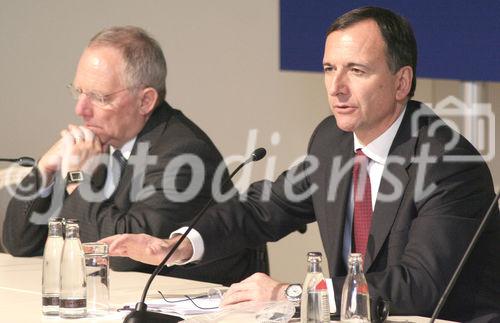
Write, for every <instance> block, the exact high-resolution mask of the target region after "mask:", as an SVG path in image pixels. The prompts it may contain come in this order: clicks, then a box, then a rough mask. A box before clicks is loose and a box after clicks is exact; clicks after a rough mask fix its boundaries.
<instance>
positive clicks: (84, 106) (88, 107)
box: [75, 93, 92, 117]
mask: <svg viewBox="0 0 500 323" xmlns="http://www.w3.org/2000/svg"><path fill="white" fill-rule="evenodd" d="M75 113H76V115H77V116H79V117H83V116H89V115H91V114H92V102H91V101H90V99H89V98H88V97H87V96H86V95H85V94H84V93H82V94H80V96H79V97H78V99H77V100H76V105H75Z"/></svg>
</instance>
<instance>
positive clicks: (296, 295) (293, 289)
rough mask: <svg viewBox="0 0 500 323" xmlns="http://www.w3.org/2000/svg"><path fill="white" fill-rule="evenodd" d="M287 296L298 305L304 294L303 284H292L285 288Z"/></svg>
mask: <svg viewBox="0 0 500 323" xmlns="http://www.w3.org/2000/svg"><path fill="white" fill-rule="evenodd" d="M285 296H286V298H287V299H288V300H289V301H290V302H292V303H295V305H298V304H299V303H300V297H301V296H302V285H301V284H290V285H288V287H287V288H286V289H285Z"/></svg>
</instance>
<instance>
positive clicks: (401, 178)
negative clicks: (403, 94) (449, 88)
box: [364, 101, 416, 272]
mask: <svg viewBox="0 0 500 323" xmlns="http://www.w3.org/2000/svg"><path fill="white" fill-rule="evenodd" d="M414 111H415V105H414V104H413V103H412V101H410V102H409V103H408V106H407V108H406V111H405V115H404V117H403V120H402V122H401V125H400V127H399V130H398V132H397V134H396V137H395V138H394V141H393V143H392V146H391V149H390V151H389V156H388V158H387V161H386V165H385V167H384V172H383V174H382V179H381V181H380V186H379V191H378V194H377V201H376V203H375V208H374V210H373V217H372V226H371V230H370V236H369V238H368V246H367V252H366V256H365V261H364V268H365V272H367V271H368V270H369V269H370V266H371V265H372V264H373V262H374V260H375V259H376V257H377V255H378V254H379V252H380V251H381V249H382V246H383V245H384V242H385V240H386V239H387V236H388V235H389V232H390V230H391V227H392V225H393V224H394V220H395V219H396V215H397V214H398V210H399V207H400V205H401V201H402V200H403V197H404V195H405V192H406V188H407V185H408V181H409V176H408V171H407V168H408V166H409V165H410V162H411V158H412V156H413V151H414V149H415V144H416V138H415V137H413V136H412V135H411V127H412V125H411V121H412V120H411V119H412V118H411V116H412V114H413V112H414ZM391 195H392V197H390V196H391Z"/></svg>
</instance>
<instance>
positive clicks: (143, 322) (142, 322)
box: [123, 148, 266, 323]
mask: <svg viewBox="0 0 500 323" xmlns="http://www.w3.org/2000/svg"><path fill="white" fill-rule="evenodd" d="M265 155H266V150H265V149H264V148H257V149H255V150H254V151H253V153H252V154H251V155H250V157H249V158H248V159H247V160H246V161H244V162H243V163H241V164H240V165H239V166H238V167H236V169H235V170H234V171H233V172H232V173H231V175H229V177H228V178H226V180H225V181H224V182H223V183H222V185H221V187H222V188H223V187H224V186H225V185H226V184H227V183H228V182H229V181H230V180H231V178H233V176H234V175H236V173H238V171H239V170H240V169H241V168H242V167H243V166H245V165H246V164H248V163H251V162H254V161H258V160H261V159H262V158H264V156H265ZM213 201H214V198H213V197H212V198H210V200H209V201H208V202H207V204H205V206H204V207H203V208H202V209H201V210H200V211H199V212H198V214H197V215H196V216H195V217H194V219H193V221H192V222H191V224H190V225H189V227H188V228H187V230H186V232H184V234H183V235H182V236H181V237H180V239H179V240H178V241H177V242H176V244H175V245H174V246H173V247H172V249H171V250H170V252H169V253H167V255H166V256H165V258H163V260H162V261H161V262H160V264H158V266H157V267H156V269H155V270H154V271H153V273H152V274H151V276H149V280H148V281H147V283H146V286H144V291H143V292H142V297H141V301H140V302H139V303H137V304H136V305H135V309H134V310H133V311H132V312H130V313H129V314H128V315H127V316H126V317H125V319H124V320H123V322H124V323H151V322H163V323H171V322H179V321H181V320H182V319H181V318H180V317H177V316H172V315H168V314H163V313H158V312H148V311H147V308H148V306H147V305H146V296H147V293H148V290H149V287H150V286H151V283H152V282H153V279H154V278H155V277H156V276H157V275H158V274H159V273H160V271H161V270H162V269H163V266H165V264H166V263H167V261H168V260H169V259H170V257H171V256H172V255H173V254H174V252H175V251H176V250H177V249H178V248H179V246H180V244H181V243H182V241H184V239H186V237H187V235H188V234H189V232H191V229H193V227H194V226H195V225H196V223H198V221H199V220H200V218H201V216H202V215H203V214H204V213H205V211H206V210H207V209H208V208H209V207H210V206H211V205H212V203H213Z"/></svg>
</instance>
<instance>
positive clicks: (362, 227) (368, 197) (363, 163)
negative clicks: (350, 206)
mask: <svg viewBox="0 0 500 323" xmlns="http://www.w3.org/2000/svg"><path fill="white" fill-rule="evenodd" d="M368 162H369V158H368V157H366V155H365V154H363V152H362V151H361V149H358V150H357V151H356V157H355V158H354V167H353V170H352V172H353V183H354V184H353V185H354V252H356V253H361V254H362V255H363V258H364V256H365V253H366V245H367V244H368V235H369V234H370V227H371V224H372V192H371V183H370V176H369V175H368V169H367V166H368Z"/></svg>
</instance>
